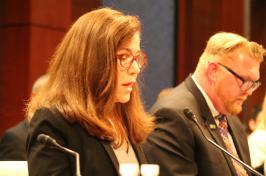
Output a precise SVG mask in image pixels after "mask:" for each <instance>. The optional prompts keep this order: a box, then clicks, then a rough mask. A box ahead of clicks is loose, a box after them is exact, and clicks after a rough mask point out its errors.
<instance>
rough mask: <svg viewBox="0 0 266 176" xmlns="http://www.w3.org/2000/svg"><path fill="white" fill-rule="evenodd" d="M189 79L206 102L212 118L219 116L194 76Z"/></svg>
mask: <svg viewBox="0 0 266 176" xmlns="http://www.w3.org/2000/svg"><path fill="white" fill-rule="evenodd" d="M191 77H192V80H193V81H194V82H195V84H196V86H197V87H198V89H199V90H200V92H201V93H202V95H203V97H204V99H205V100H206V102H207V105H208V107H209V109H210V110H211V113H212V116H213V117H215V116H217V115H219V114H220V113H219V112H218V111H217V110H216V109H215V107H214V105H213V103H212V101H211V99H210V98H209V97H208V95H207V94H206V93H205V91H204V90H203V88H202V87H201V86H200V84H199V83H198V82H197V80H196V78H195V76H194V74H193V75H192V76H191Z"/></svg>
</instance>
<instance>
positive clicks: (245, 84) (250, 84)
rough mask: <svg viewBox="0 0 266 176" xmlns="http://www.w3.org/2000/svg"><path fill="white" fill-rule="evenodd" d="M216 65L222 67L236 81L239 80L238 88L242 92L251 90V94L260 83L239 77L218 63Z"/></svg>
mask: <svg viewBox="0 0 266 176" xmlns="http://www.w3.org/2000/svg"><path fill="white" fill-rule="evenodd" d="M218 64H219V65H220V66H222V67H224V68H225V69H226V70H227V71H228V72H230V73H231V74H232V75H234V76H235V77H237V78H238V79H240V80H241V81H242V84H241V86H240V88H241V90H243V91H248V90H251V91H252V92H253V91H255V90H256V89H257V88H258V87H259V86H260V85H261V82H260V81H259V80H257V81H250V80H246V79H244V78H243V77H242V76H240V75H239V74H237V73H236V72H234V71H233V70H232V69H231V68H229V67H227V66H225V65H223V64H221V63H218Z"/></svg>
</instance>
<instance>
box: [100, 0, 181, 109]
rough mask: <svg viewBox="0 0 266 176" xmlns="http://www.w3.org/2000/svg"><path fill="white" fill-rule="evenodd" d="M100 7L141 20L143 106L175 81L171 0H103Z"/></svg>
mask: <svg viewBox="0 0 266 176" xmlns="http://www.w3.org/2000/svg"><path fill="white" fill-rule="evenodd" d="M102 3H103V6H109V7H113V8H115V9H118V10H121V11H123V12H125V13H127V14H132V15H137V16H139V17H140V20H141V22H142V25H143V28H142V49H143V50H144V51H145V52H146V53H147V55H148V67H147V68H146V70H145V71H144V73H143V81H142V85H141V86H142V94H143V99H144V102H145V106H146V108H147V109H148V108H150V106H151V105H152V104H153V103H154V102H155V100H156V98H157V95H158V93H159V92H160V90H162V89H163V88H166V87H172V86H174V82H175V39H176V37H175V24H176V23H175V22H176V20H175V0H103V1H102Z"/></svg>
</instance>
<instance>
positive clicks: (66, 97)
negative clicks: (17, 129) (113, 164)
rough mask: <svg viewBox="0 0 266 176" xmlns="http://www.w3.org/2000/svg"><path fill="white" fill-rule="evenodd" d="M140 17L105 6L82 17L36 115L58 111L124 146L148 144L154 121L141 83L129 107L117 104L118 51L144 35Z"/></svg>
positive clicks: (60, 51) (35, 103) (52, 69)
mask: <svg viewBox="0 0 266 176" xmlns="http://www.w3.org/2000/svg"><path fill="white" fill-rule="evenodd" d="M140 30H141V24H140V21H139V20H138V18H137V17H135V16H128V15H124V14H123V13H121V12H119V11H116V10H113V9H110V8H102V9H97V10H94V11H91V12H89V13H86V14H84V15H83V16H81V17H80V18H79V19H78V20H77V21H76V22H75V23H74V24H73V26H72V27H71V28H70V30H69V31H68V32H67V34H66V35H65V37H64V39H63V40H62V42H61V43H60V45H59V46H58V48H57V50H56V52H55V54H54V56H53V58H52V60H51V63H50V66H49V69H48V75H49V80H48V83H47V84H46V85H45V86H44V88H43V89H42V90H41V91H40V92H39V93H38V95H36V96H35V97H33V98H32V99H31V100H30V102H29V104H28V107H27V113H28V116H29V117H31V116H32V115H31V114H33V113H34V112H35V111H36V110H37V109H39V108H41V107H48V108H53V107H55V108H57V109H58V110H59V111H60V112H61V113H62V114H63V115H64V117H65V118H66V119H68V120H71V121H76V122H78V123H80V124H81V125H82V127H84V128H85V129H86V130H87V131H88V133H89V134H91V135H94V136H97V137H98V138H101V139H107V140H110V141H112V142H114V143H113V144H114V146H115V147H119V146H121V145H122V144H123V143H124V142H125V141H126V140H127V139H128V138H129V139H130V140H131V142H133V143H140V142H142V141H144V140H145V138H146V137H147V135H148V133H149V132H151V130H152V129H153V126H154V123H153V118H152V117H150V116H149V115H148V114H147V113H146V112H145V111H144V108H143V104H142V101H141V98H140V92H139V88H138V84H135V86H134V87H133V90H132V93H131V98H130V100H129V102H127V103H125V104H120V103H115V101H114V100H115V98H114V95H115V88H116V81H117V71H116V70H117V69H116V67H117V59H116V50H117V49H118V47H119V45H120V44H121V43H122V42H123V41H125V40H128V39H130V38H131V37H132V36H133V35H134V34H135V33H136V32H140Z"/></svg>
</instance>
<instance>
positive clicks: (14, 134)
mask: <svg viewBox="0 0 266 176" xmlns="http://www.w3.org/2000/svg"><path fill="white" fill-rule="evenodd" d="M27 134H28V123H27V121H26V120H23V121H21V122H20V123H18V124H17V125H16V126H14V127H12V128H10V129H8V130H7V131H6V132H5V133H4V134H3V136H2V138H1V141H0V160H1V161H23V160H26V138H27Z"/></svg>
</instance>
